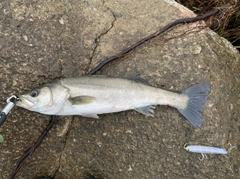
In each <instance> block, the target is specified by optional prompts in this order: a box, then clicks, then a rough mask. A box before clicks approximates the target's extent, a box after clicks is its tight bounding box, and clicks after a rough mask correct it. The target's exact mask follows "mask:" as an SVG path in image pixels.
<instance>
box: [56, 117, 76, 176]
mask: <svg viewBox="0 0 240 179" xmlns="http://www.w3.org/2000/svg"><path fill="white" fill-rule="evenodd" d="M73 120H74V117H73V118H72V119H71V122H70V125H69V127H68V130H67V133H66V134H65V137H64V139H63V142H64V144H63V148H62V152H61V154H60V156H59V159H58V167H57V169H56V171H55V172H54V175H53V178H55V176H56V175H57V173H58V171H59V170H60V168H61V160H62V155H63V153H64V151H65V148H66V145H67V140H68V136H69V132H70V129H71V127H72V124H73Z"/></svg>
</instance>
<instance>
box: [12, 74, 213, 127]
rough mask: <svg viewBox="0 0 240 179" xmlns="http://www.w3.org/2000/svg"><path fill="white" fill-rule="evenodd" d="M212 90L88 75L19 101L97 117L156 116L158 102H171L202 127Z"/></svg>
mask: <svg viewBox="0 0 240 179" xmlns="http://www.w3.org/2000/svg"><path fill="white" fill-rule="evenodd" d="M209 90H210V85H209V84H197V85H195V86H193V87H191V88H189V89H187V90H186V91H183V92H182V93H174V92H170V91H166V90H162V89H159V88H155V87H152V86H149V85H148V84H147V83H146V82H145V80H144V79H142V78H141V77H134V79H129V78H113V77H106V76H84V77H78V78H65V79H61V80H57V81H55V82H52V83H49V84H46V85H44V86H43V87H41V88H38V89H35V90H33V91H32V92H30V93H27V94H24V95H20V96H19V98H20V101H18V102H17V103H16V105H17V106H20V107H23V108H25V109H28V110H30V111H36V112H39V113H42V114H48V115H59V116H67V115H81V116H86V117H93V118H98V114H104V113H114V112H120V111H126V110H136V111H138V112H140V113H142V114H144V115H147V116H153V112H154V111H153V109H154V106H155V105H169V106H172V107H175V108H177V109H178V111H179V112H180V113H181V114H182V115H183V116H184V117H185V118H187V120H188V121H189V122H190V123H191V124H192V125H194V126H195V127H201V125H202V123H203V119H202V114H201V112H202V110H203V107H204V103H205V101H206V99H207V97H208V95H207V94H206V93H207V92H208V91H209Z"/></svg>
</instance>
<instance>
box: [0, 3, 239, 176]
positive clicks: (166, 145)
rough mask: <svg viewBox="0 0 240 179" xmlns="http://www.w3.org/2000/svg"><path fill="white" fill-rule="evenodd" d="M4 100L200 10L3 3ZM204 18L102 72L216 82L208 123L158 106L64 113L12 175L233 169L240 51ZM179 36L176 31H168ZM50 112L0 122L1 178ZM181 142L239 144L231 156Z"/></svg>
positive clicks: (17, 112) (156, 82)
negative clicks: (150, 113)
mask: <svg viewBox="0 0 240 179" xmlns="http://www.w3.org/2000/svg"><path fill="white" fill-rule="evenodd" d="M0 8H1V11H0V18H1V21H0V70H1V73H0V83H1V89H0V91H1V97H2V100H1V102H0V106H2V107H4V106H5V104H6V103H5V99H6V98H7V97H9V96H10V95H12V94H20V93H23V92H24V91H26V90H31V89H33V88H35V87H38V86H39V85H42V84H45V83H47V82H50V81H52V80H54V79H58V78H63V77H75V76H80V75H84V74H86V73H87V72H88V71H90V70H91V69H93V68H94V67H95V66H96V65H97V64H98V63H99V62H100V61H102V60H103V59H105V58H106V57H109V56H111V55H114V54H116V53H118V52H120V51H121V50H123V49H125V48H126V47H128V46H129V45H131V44H133V43H135V42H136V41H138V40H140V39H141V38H143V37H145V36H147V35H149V34H151V33H153V32H155V31H156V30H158V29H160V28H161V27H163V26H164V25H166V24H168V23H170V22H171V21H173V20H176V19H179V18H184V17H193V16H195V15H194V14H193V13H192V12H191V11H189V10H188V9H186V8H184V7H182V6H181V5H179V4H177V3H175V2H174V1H167V0H166V1H157V0H153V1H147V0H142V1H128V0H122V1H97V0H95V1H94V0H93V1H77V0H73V1H68V0H60V1H53V0H49V1H36V0H34V1H32V0H25V1H23V0H16V1H7V0H4V1H1V3H0ZM199 26H204V23H203V22H197V23H192V24H186V25H181V26H178V27H176V28H174V29H172V30H169V31H168V32H167V33H164V34H162V35H160V36H159V37H157V38H155V39H154V40H151V41H150V42H148V43H146V44H143V45H142V46H140V47H139V48H137V49H136V50H134V51H133V52H131V53H130V54H128V55H127V56H125V57H124V58H123V59H120V60H117V61H114V62H113V63H111V64H109V65H107V66H106V67H104V68H103V69H102V70H100V71H99V72H98V73H99V74H107V75H112V76H119V77H120V76H127V75H131V74H141V75H142V76H144V77H145V78H146V79H147V80H148V81H149V82H150V84H151V85H153V86H157V87H162V88H164V89H167V90H172V91H179V92H180V91H182V90H185V89H186V88H188V87H190V86H191V85H194V84H196V83H201V82H205V83H210V84H211V86H212V90H211V93H210V96H209V99H208V101H207V102H206V105H205V110H204V120H205V123H204V126H203V127H202V128H200V129H195V128H193V127H192V126H191V125H190V124H189V123H188V122H187V121H186V120H185V119H184V118H183V117H182V116H181V115H180V114H179V113H178V112H177V110H175V109H173V108H170V107H166V106H158V107H157V108H156V109H155V117H154V118H152V117H145V116H143V115H141V114H139V113H137V112H135V111H127V112H121V113H116V114H106V115H100V119H99V120H96V119H89V118H84V117H80V116H74V117H64V118H63V119H61V121H60V122H59V123H58V124H57V125H56V126H55V127H54V128H53V129H52V130H51V131H50V133H49V134H48V136H47V138H46V139H45V140H44V142H43V143H42V145H41V146H40V147H39V148H38V149H37V150H36V151H35V153H34V154H33V156H31V158H30V159H29V161H28V162H26V163H25V165H24V166H23V167H22V169H21V170H20V171H19V173H18V175H17V177H16V178H24V179H28V178H29V179H32V178H39V177H41V176H50V177H55V179H68V178H84V179H85V178H91V177H92V178H93V177H95V178H101V179H102V178H121V179H124V178H128V179H129V178H132V179H138V178H198V179H201V178H229V179H234V178H238V176H239V168H240V160H239V157H238V156H239V155H240V138H239V134H240V127H239V126H240V121H239V119H238V116H239V114H240V112H239V110H238V109H239V107H240V100H239V99H240V98H239V97H240V96H239V88H240V75H239V74H240V68H239V60H240V55H239V53H238V52H237V50H236V49H234V48H233V47H232V45H231V44H230V43H229V42H228V41H227V40H225V39H223V38H221V37H219V36H218V35H217V34H215V33H214V32H212V31H211V30H209V29H207V28H205V29H201V28H200V27H199ZM172 37H174V38H172ZM48 121H49V116H45V115H41V114H37V113H33V112H30V111H27V110H24V109H21V108H15V109H14V110H13V111H12V112H11V114H10V115H9V117H8V119H7V121H6V122H5V124H4V126H3V127H1V128H0V133H1V135H3V136H4V139H5V142H4V143H3V144H0V149H1V152H0V178H2V179H5V178H9V176H10V174H11V172H12V171H13V169H14V168H15V165H16V162H17V161H18V159H19V158H20V157H21V156H22V155H23V154H24V152H25V151H26V150H27V149H28V148H30V147H31V146H32V145H33V144H34V142H35V141H36V140H37V138H38V136H39V135H40V134H41V132H42V131H43V130H44V128H45V127H46V125H47V124H48ZM185 143H189V144H202V145H211V146H217V147H224V148H226V147H228V146H227V144H228V143H231V144H232V145H234V146H237V149H235V150H232V152H231V153H229V154H228V155H226V156H219V155H208V160H204V161H202V162H200V161H199V160H198V156H199V155H198V154H194V153H189V152H187V151H185V150H184V149H183V146H184V144H185Z"/></svg>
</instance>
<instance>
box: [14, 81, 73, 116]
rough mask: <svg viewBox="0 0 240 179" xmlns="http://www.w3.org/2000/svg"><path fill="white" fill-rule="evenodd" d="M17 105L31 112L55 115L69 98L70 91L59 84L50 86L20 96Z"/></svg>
mask: <svg viewBox="0 0 240 179" xmlns="http://www.w3.org/2000/svg"><path fill="white" fill-rule="evenodd" d="M18 97H19V101H17V102H16V105H17V106H19V107H22V108H25V109H27V110H30V111H35V112H39V113H42V114H49V115H55V114H57V112H59V111H60V110H61V109H62V107H63V104H64V103H65V101H66V100H67V99H68V97H69V89H67V88H65V87H63V86H62V85H59V84H54V83H53V84H48V85H45V86H43V87H41V88H37V89H34V90H32V91H30V92H28V93H26V94H23V95H19V96H18Z"/></svg>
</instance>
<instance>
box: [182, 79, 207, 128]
mask: <svg viewBox="0 0 240 179" xmlns="http://www.w3.org/2000/svg"><path fill="white" fill-rule="evenodd" d="M210 89H211V86H210V85H209V84H206V83H202V84H197V85H194V86H192V87H190V88H188V89H186V90H185V91H183V92H182V93H183V94H186V95H187V96H188V97H189V100H188V104H187V107H186V108H184V109H178V111H179V112H180V113H181V114H182V115H183V116H184V117H185V118H186V119H187V120H188V121H189V122H190V123H191V124H192V125H193V126H194V127H201V126H202V124H203V117H202V113H201V112H202V111H203V108H204V103H205V101H206V100H207V98H208V94H207V93H208V92H209V91H210Z"/></svg>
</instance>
